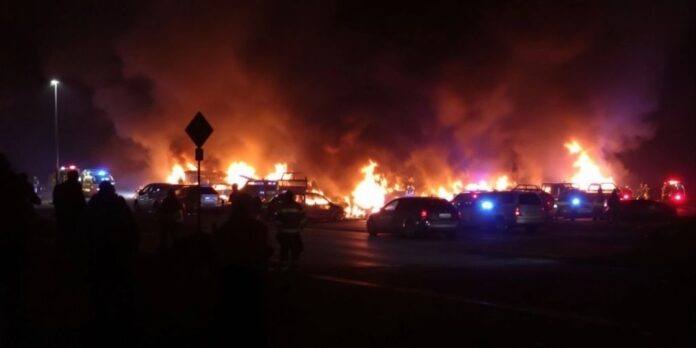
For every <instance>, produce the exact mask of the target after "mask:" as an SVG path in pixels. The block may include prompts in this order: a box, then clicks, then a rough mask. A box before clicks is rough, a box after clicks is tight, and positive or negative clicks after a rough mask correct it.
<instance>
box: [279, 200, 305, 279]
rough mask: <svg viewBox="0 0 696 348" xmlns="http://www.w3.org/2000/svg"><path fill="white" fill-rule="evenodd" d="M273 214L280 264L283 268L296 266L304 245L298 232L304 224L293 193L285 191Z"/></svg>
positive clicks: (303, 215) (299, 206)
mask: <svg viewBox="0 0 696 348" xmlns="http://www.w3.org/2000/svg"><path fill="white" fill-rule="evenodd" d="M280 198H281V200H280V202H279V204H278V206H277V207H276V209H275V211H274V214H273V222H274V223H275V225H276V226H277V229H278V230H277V234H276V239H277V240H278V244H280V266H281V267H282V268H283V269H288V268H296V267H297V260H298V258H299V256H300V253H301V252H302V250H303V248H304V246H303V244H302V237H301V235H300V232H301V231H302V227H303V226H304V224H305V219H306V217H305V212H304V210H302V206H301V205H300V204H299V203H297V202H295V199H294V198H295V194H294V193H293V192H292V191H290V190H288V191H286V192H285V193H284V194H283V196H282V197H280Z"/></svg>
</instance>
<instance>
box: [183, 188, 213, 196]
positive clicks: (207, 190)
mask: <svg viewBox="0 0 696 348" xmlns="http://www.w3.org/2000/svg"><path fill="white" fill-rule="evenodd" d="M184 192H190V193H200V194H202V195H210V194H213V195H214V194H217V192H216V191H215V190H214V189H213V188H212V187H208V186H201V187H200V188H199V187H197V186H193V187H189V188H188V189H185V190H184Z"/></svg>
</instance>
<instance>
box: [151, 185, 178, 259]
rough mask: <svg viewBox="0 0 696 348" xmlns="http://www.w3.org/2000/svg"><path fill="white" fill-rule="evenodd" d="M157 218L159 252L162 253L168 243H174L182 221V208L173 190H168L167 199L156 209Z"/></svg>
mask: <svg viewBox="0 0 696 348" xmlns="http://www.w3.org/2000/svg"><path fill="white" fill-rule="evenodd" d="M157 218H158V220H159V223H160V240H159V250H160V253H164V251H165V250H166V249H167V247H168V245H169V242H170V240H171V242H173V241H174V238H175V237H176V235H177V233H178V231H179V229H180V228H181V223H182V221H183V219H184V207H183V205H181V202H180V201H179V199H178V198H177V197H176V191H175V190H174V188H170V189H169V191H168V192H167V197H165V198H164V200H162V204H160V206H159V207H158V208H157Z"/></svg>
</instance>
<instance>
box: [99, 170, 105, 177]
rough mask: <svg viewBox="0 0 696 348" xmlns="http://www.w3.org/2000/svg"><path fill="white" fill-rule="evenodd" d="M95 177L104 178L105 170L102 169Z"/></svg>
mask: <svg viewBox="0 0 696 348" xmlns="http://www.w3.org/2000/svg"><path fill="white" fill-rule="evenodd" d="M97 175H99V176H105V175H106V170H104V169H102V170H100V171H98V172H97Z"/></svg>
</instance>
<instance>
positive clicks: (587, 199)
mask: <svg viewBox="0 0 696 348" xmlns="http://www.w3.org/2000/svg"><path fill="white" fill-rule="evenodd" d="M608 197H609V195H608V194H599V193H597V192H586V191H582V190H578V189H573V190H569V191H566V192H563V193H562V194H561V195H560V196H559V197H558V201H557V202H556V205H557V208H556V217H557V218H564V219H569V220H571V221H574V220H575V219H578V218H592V219H594V220H597V219H603V218H604V217H605V216H606V213H607V198H608Z"/></svg>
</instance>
